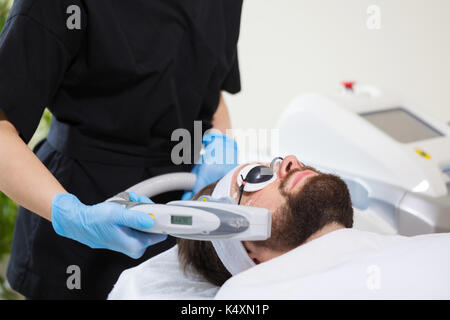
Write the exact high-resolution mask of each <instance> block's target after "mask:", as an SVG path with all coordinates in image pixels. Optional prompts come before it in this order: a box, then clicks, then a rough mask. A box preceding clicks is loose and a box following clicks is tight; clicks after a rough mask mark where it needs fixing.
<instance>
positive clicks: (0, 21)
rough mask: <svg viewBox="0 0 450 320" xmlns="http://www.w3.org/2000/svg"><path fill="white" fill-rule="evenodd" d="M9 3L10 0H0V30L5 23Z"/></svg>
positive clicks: (9, 6)
mask: <svg viewBox="0 0 450 320" xmlns="http://www.w3.org/2000/svg"><path fill="white" fill-rule="evenodd" d="M11 3H12V1H11V0H0V30H2V29H3V26H4V25H5V21H6V18H7V17H8V12H9V8H11Z"/></svg>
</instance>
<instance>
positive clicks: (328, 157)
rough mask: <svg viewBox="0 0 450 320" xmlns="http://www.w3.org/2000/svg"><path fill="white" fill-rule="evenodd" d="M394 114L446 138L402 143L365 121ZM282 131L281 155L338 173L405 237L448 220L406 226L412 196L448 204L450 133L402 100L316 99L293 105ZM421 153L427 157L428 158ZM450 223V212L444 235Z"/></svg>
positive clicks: (314, 96) (352, 96) (371, 97)
mask: <svg viewBox="0 0 450 320" xmlns="http://www.w3.org/2000/svg"><path fill="white" fill-rule="evenodd" d="M394 108H402V109H404V110H406V111H407V112H408V113H410V114H413V115H414V116H415V117H417V118H419V119H420V120H421V121H422V122H424V123H427V124H428V125H429V126H431V127H433V128H434V129H435V130H437V131H439V132H440V133H441V134H442V136H439V137H435V138H432V139H427V140H421V141H415V142H411V143H401V142H399V141H397V140H395V139H394V138H392V137H391V136H390V135H389V134H387V133H386V132H384V131H383V130H381V129H379V128H378V127H376V126H375V125H373V124H371V123H370V122H369V121H368V120H366V119H365V118H364V117H362V116H361V114H367V113H372V112H379V111H383V110H391V109H394ZM278 129H279V134H280V146H279V149H280V151H281V154H284V155H286V154H295V155H296V156H298V157H299V159H301V161H302V162H304V163H306V164H310V165H313V166H316V167H318V168H320V169H322V170H325V171H328V172H331V173H336V174H338V175H340V176H342V177H343V178H346V182H350V183H353V184H355V185H357V188H356V189H353V192H355V190H359V191H357V192H358V193H360V194H359V196H358V197H355V198H358V199H359V200H360V199H361V198H363V199H364V195H363V197H361V193H366V195H365V196H366V203H363V204H361V203H360V204H359V205H360V206H361V207H362V209H366V208H367V207H368V206H377V205H381V207H382V208H379V209H380V210H379V212H380V214H382V215H383V213H382V212H384V214H385V217H383V218H385V219H386V220H388V221H389V223H390V224H391V225H392V226H393V227H395V228H396V229H398V230H400V233H403V234H419V233H426V232H435V231H436V230H438V229H439V226H437V225H436V223H437V222H436V221H423V220H427V219H431V220H442V219H441V217H439V218H437V217H431V218H430V217H427V218H425V217H421V218H418V219H419V220H422V221H421V222H425V224H429V225H430V226H431V225H432V226H431V227H430V228H428V229H427V228H424V227H423V226H422V227H414V226H412V224H414V223H413V222H411V223H409V226H407V224H408V223H406V225H405V223H403V225H401V223H402V222H401V221H400V220H401V219H400V218H399V215H398V212H399V207H400V206H401V203H402V201H404V199H405V198H406V197H407V196H411V195H412V194H413V195H418V196H423V197H425V198H423V199H425V200H424V201H425V202H427V200H428V199H437V200H438V201H442V200H443V201H444V202H446V201H448V199H449V195H448V184H449V182H450V178H449V173H448V172H449V171H450V128H449V127H448V126H447V125H446V124H445V123H441V122H439V121H436V120H434V119H432V118H431V117H429V116H427V115H426V114H423V113H422V112H420V111H418V110H417V109H415V108H413V107H411V106H407V105H405V104H404V103H402V101H400V100H399V99H395V98H387V97H385V96H382V95H381V94H372V95H356V94H351V93H348V94H346V95H342V96H337V97H333V98H327V97H324V96H321V95H318V94H313V93H310V94H304V95H301V96H299V97H297V98H296V99H294V100H293V101H292V103H291V104H290V105H289V106H288V108H287V109H286V110H285V111H284V113H283V114H282V116H281V118H280V120H279V123H278ZM419 151H423V152H425V154H426V157H425V156H424V154H420V152H419ZM350 189H351V190H352V188H350ZM352 199H353V195H352ZM369 199H372V200H373V199H377V200H379V201H370V200H369ZM363 202H364V200H363ZM386 204H387V206H389V207H390V208H389V210H386V208H385V206H386ZM446 205H447V204H446V203H444V204H443V205H442V204H441V205H440V208H439V209H438V211H439V212H440V213H439V214H441V213H442V212H443V211H445V210H446V209H445V206H446ZM386 212H387V214H386ZM428 214H429V215H433V213H432V212H431V213H428ZM412 215H415V214H412ZM419 215H420V213H419ZM449 218H450V212H449V217H448V218H446V219H447V220H446V219H444V220H446V221H445V223H444V224H445V226H444V227H443V230H444V231H445V230H447V228H449V229H448V230H450V220H449ZM419 224H420V223H419ZM441 231H442V230H441Z"/></svg>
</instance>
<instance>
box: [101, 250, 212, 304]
mask: <svg viewBox="0 0 450 320" xmlns="http://www.w3.org/2000/svg"><path fill="white" fill-rule="evenodd" d="M217 290H218V287H216V286H214V285H212V284H211V283H209V282H207V281H206V280H204V279H203V278H202V277H200V276H199V275H197V274H195V273H194V272H191V271H188V272H187V274H184V273H183V271H182V270H181V268H180V264H179V263H178V246H175V247H173V248H172V249H170V250H167V251H165V252H163V253H161V254H159V255H157V256H156V257H153V258H151V259H149V260H147V261H146V262H144V263H142V264H140V265H139V266H137V267H135V268H132V269H128V270H125V271H124V272H122V274H121V275H120V277H119V280H118V281H117V283H116V284H115V286H114V288H113V290H112V291H111V293H110V294H109V296H108V299H110V300H158V299H173V300H175V299H176V300H185V299H189V300H191V299H192V300H196V299H211V298H213V297H214V295H215V294H216V293H217Z"/></svg>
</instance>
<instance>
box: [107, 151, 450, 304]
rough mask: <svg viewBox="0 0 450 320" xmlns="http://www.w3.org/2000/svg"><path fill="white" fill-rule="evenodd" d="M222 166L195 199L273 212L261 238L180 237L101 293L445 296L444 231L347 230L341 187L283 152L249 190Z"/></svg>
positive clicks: (346, 199)
mask: <svg viewBox="0 0 450 320" xmlns="http://www.w3.org/2000/svg"><path fill="white" fill-rule="evenodd" d="M259 165H265V166H269V165H270V164H268V163H249V164H245V165H242V166H239V167H237V168H236V169H234V170H232V171H231V172H229V173H228V174H227V175H226V176H225V177H224V178H223V179H221V180H219V181H218V182H217V183H214V184H212V185H209V186H207V187H205V188H204V189H203V190H201V191H200V192H199V193H198V194H197V195H196V196H195V198H194V199H196V198H198V197H200V196H202V195H212V196H213V197H215V198H222V197H231V198H233V199H234V200H235V201H236V203H240V204H241V205H249V206H258V207H264V208H267V209H269V210H271V211H272V212H273V215H272V235H271V237H270V238H269V239H268V240H265V241H243V242H240V241H236V240H221V241H213V242H210V241H194V240H186V239H178V241H177V243H178V245H177V246H175V247H174V248H172V249H170V250H168V251H166V252H164V253H162V254H160V255H158V256H156V257H154V258H152V259H150V260H148V261H146V262H144V263H143V264H141V265H139V266H138V267H135V268H132V269H129V270H126V271H124V272H123V273H122V275H121V276H120V278H119V280H118V282H117V283H116V285H115V286H114V289H113V291H112V292H111V293H110V295H109V299H210V298H214V297H215V298H217V299H378V298H380V299H390V298H394V299H397V298H400V299H408V298H412V299H415V298H426V299H429V298H450V291H449V290H448V288H447V285H446V284H448V283H450V277H449V275H448V272H446V270H448V268H449V267H450V254H448V248H449V246H450V235H448V234H440V235H426V236H419V237H414V238H407V237H401V236H385V235H379V234H375V233H370V232H364V231H359V230H356V229H352V226H353V209H352V205H351V199H350V195H349V191H348V189H347V186H346V184H345V183H344V182H343V181H342V180H341V179H340V178H339V177H337V176H334V175H329V174H324V173H321V172H319V171H318V170H316V169H314V168H311V167H306V166H304V165H303V164H302V163H301V162H300V161H299V160H298V159H297V158H295V157H294V156H288V157H286V158H284V159H283V160H282V161H281V162H278V163H276V165H275V167H274V173H275V175H274V178H273V179H272V180H271V181H268V183H267V185H266V186H265V187H264V188H263V189H261V190H259V191H256V192H245V191H244V192H241V189H240V188H239V186H238V181H239V179H238V177H239V176H241V175H242V174H244V175H245V174H246V173H248V171H249V170H250V169H252V168H253V167H256V166H259Z"/></svg>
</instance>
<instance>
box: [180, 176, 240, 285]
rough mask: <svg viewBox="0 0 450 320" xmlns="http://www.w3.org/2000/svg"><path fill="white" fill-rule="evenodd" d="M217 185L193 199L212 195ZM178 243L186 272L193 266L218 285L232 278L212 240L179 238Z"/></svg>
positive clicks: (200, 192) (209, 187) (182, 265)
mask: <svg viewBox="0 0 450 320" xmlns="http://www.w3.org/2000/svg"><path fill="white" fill-rule="evenodd" d="M216 185H217V182H215V183H213V184H210V185H208V186H206V187H204V188H203V189H202V190H200V191H199V192H198V193H197V194H196V195H195V196H194V198H193V199H192V200H197V199H198V198H199V197H201V196H210V195H211V194H212V193H213V191H214V189H215V187H216ZM177 244H178V260H179V261H180V264H181V267H182V268H183V270H184V271H185V272H186V271H187V269H188V268H192V269H194V270H195V271H196V272H197V273H199V274H200V275H201V276H203V277H204V278H205V279H206V280H207V281H208V282H210V283H212V284H214V285H216V286H221V285H223V284H224V283H225V281H227V280H228V279H229V278H231V273H230V272H228V270H227V268H225V266H224V265H223V263H222V261H220V258H219V256H218V255H217V253H216V250H215V249H214V247H213V245H212V243H211V241H199V240H188V239H181V238H178V239H177Z"/></svg>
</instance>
